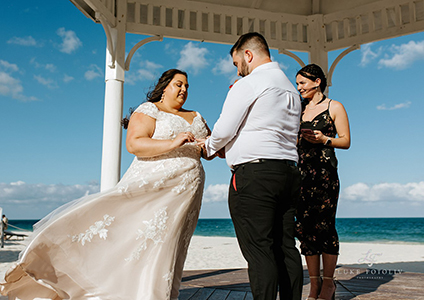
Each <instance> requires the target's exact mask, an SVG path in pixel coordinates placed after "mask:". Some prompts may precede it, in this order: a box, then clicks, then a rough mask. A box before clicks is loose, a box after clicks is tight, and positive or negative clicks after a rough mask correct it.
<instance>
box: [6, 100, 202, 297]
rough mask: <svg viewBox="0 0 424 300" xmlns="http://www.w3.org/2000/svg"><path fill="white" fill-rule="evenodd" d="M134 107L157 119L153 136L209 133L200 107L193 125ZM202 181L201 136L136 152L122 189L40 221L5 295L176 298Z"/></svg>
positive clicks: (154, 109) (150, 105) (152, 108)
mask: <svg viewBox="0 0 424 300" xmlns="http://www.w3.org/2000/svg"><path fill="white" fill-rule="evenodd" d="M135 112H137V113H140V112H141V113H144V114H146V115H149V116H151V117H153V118H155V119H156V129H155V133H154V136H153V138H154V139H171V138H174V137H175V136H176V135H177V134H178V133H180V132H185V131H190V132H192V133H193V134H194V135H195V137H196V138H205V137H206V135H207V133H208V130H207V126H206V123H205V121H204V119H203V118H202V117H201V116H200V114H199V113H197V116H196V117H195V118H194V120H193V123H192V124H189V123H188V122H187V121H186V120H185V119H183V118H181V117H180V116H177V115H174V114H169V113H166V112H163V111H159V110H158V109H157V107H156V106H155V105H154V104H153V103H150V102H147V103H143V104H142V105H140V106H139V107H138V108H137V110H136V111H135ZM203 185H204V171H203V168H202V165H201V163H200V149H199V147H198V146H196V145H195V143H189V144H185V145H183V146H182V147H180V148H178V149H176V150H173V151H171V152H169V153H167V154H164V155H160V156H156V157H151V158H139V157H135V158H134V161H133V163H132V164H131V166H130V167H129V169H128V170H127V172H126V173H125V175H124V176H123V178H122V180H121V181H120V182H119V183H118V184H117V186H116V187H115V188H113V189H111V190H109V191H106V192H102V193H98V194H93V195H89V196H86V197H83V198H81V199H78V200H75V201H73V202H71V203H70V204H67V205H66V206H65V207H61V208H59V209H58V210H57V211H55V212H53V213H51V214H50V215H49V216H47V217H46V218H45V219H43V220H42V221H40V222H39V223H38V224H37V228H36V230H35V231H34V233H33V235H32V237H31V241H30V242H29V244H28V246H27V248H26V249H25V250H24V251H23V252H22V253H21V256H20V259H19V261H18V262H17V264H16V265H15V266H14V267H13V268H11V269H10V270H9V271H8V272H7V274H6V276H5V280H6V283H2V294H3V295H8V296H9V299H22V300H28V299H31V300H33V299H43V300H44V299H52V300H53V299H54V300H61V299H74V300H78V299H86V300H120V299H122V300H124V299H125V300H168V299H170V298H177V296H178V289H179V286H180V282H181V277H182V270H183V265H184V261H185V258H186V254H187V248H188V245H189V243H190V239H191V236H192V234H193V232H194V229H195V227H196V223H197V219H198V215H199V210H200V204H201V198H202V193H203Z"/></svg>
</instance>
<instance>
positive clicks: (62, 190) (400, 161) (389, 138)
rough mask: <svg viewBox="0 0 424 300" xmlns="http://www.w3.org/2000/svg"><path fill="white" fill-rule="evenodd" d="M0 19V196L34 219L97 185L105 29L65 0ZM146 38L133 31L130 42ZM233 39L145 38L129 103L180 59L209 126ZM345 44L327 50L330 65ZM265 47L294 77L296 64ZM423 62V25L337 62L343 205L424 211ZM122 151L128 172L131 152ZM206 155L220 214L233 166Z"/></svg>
mask: <svg viewBox="0 0 424 300" xmlns="http://www.w3.org/2000/svg"><path fill="white" fill-rule="evenodd" d="M0 28H2V34H1V36H0V137H1V144H0V145H1V146H0V157H1V158H0V207H3V210H4V212H5V213H6V214H7V215H8V217H9V218H10V219H19V218H24V219H31V218H34V219H37V218H41V217H43V216H44V215H46V214H47V213H48V212H50V211H51V210H52V209H54V208H56V207H58V206H59V205H61V204H64V203H66V202H68V201H70V200H72V199H76V198H79V197H81V196H83V195H85V194H91V193H95V192H97V191H98V190H99V184H98V183H99V181H100V164H101V147H102V128H103V101H104V88H105V84H104V69H105V52H106V36H105V33H104V31H103V28H102V26H101V25H99V24H95V23H94V22H93V21H91V20H89V19H87V18H86V17H85V16H84V15H83V14H82V13H81V12H80V11H79V10H78V9H77V8H76V7H75V6H74V5H73V4H72V3H71V2H70V1H52V0H49V1H47V0H46V1H41V2H40V1H36V2H34V1H8V2H7V3H4V5H3V9H2V10H1V12H0ZM143 38H144V37H143V36H139V35H134V34H128V35H127V41H126V49H127V52H129V50H130V49H131V48H132V46H133V45H135V44H136V43H137V42H139V41H140V40H141V39H143ZM230 47H231V45H217V44H210V43H200V42H193V41H187V40H176V39H164V41H162V42H152V43H149V44H147V45H145V46H143V47H142V48H140V49H139V50H138V51H137V52H136V54H135V56H134V57H133V60H132V62H131V67H130V71H129V72H127V73H126V83H125V91H124V113H126V112H127V111H128V109H129V108H130V107H134V106H137V105H139V104H140V103H142V102H143V101H144V98H145V94H146V92H147V91H148V89H149V87H150V86H152V85H153V84H154V81H155V80H156V79H157V78H158V76H159V75H160V74H161V73H162V72H163V71H165V70H167V69H169V68H175V67H177V68H181V69H184V70H185V71H187V72H188V73H189V83H190V90H189V98H188V101H187V103H186V105H185V107H186V108H187V109H193V110H197V111H199V112H200V113H201V114H202V115H203V117H204V118H205V119H206V120H207V122H208V124H209V126H210V127H211V128H212V127H213V124H214V123H215V121H216V120H217V119H218V117H219V114H220V111H221V107H222V104H223V102H224V100H225V96H226V93H227V91H228V86H229V85H230V84H231V82H232V81H233V80H234V78H235V77H236V69H235V67H233V66H232V63H231V61H230V57H229V55H228V51H229V49H230ZM341 51H343V49H341V50H340V51H334V52H331V53H329V64H330V65H331V63H332V61H333V60H334V59H335V58H336V57H337V55H338V54H339V53H341ZM271 54H272V57H273V60H275V61H277V62H279V64H280V66H281V68H282V69H283V70H284V71H285V72H286V74H287V76H288V77H289V78H290V79H291V80H292V82H293V83H294V82H295V78H294V76H295V74H296V72H297V71H298V70H299V68H300V66H299V64H298V63H297V62H296V61H295V60H293V59H292V58H290V57H288V56H285V55H280V54H278V52H277V51H276V50H272V51H271ZM297 54H298V55H299V56H300V57H301V58H302V59H303V60H304V61H305V62H307V58H308V56H307V54H306V53H297ZM423 69H424V33H417V34H413V35H408V36H404V37H399V38H396V39H390V40H385V41H380V42H375V43H372V44H367V45H362V47H361V50H356V51H354V52H352V53H350V54H348V55H347V56H346V57H345V58H343V59H342V60H341V61H340V63H339V64H338V65H337V67H336V70H335V72H334V75H333V80H332V81H333V86H332V87H331V88H330V98H333V99H336V100H338V101H340V102H342V103H343V104H344V106H345V108H346V110H347V112H348V115H349V118H350V125H351V134H352V146H351V149H349V150H347V151H346V150H337V156H338V159H339V176H340V180H341V194H340V201H339V208H338V216H339V217H422V216H423V215H424V176H423V174H424V172H423V170H422V169H423V162H422V159H421V155H420V154H421V152H422V151H421V150H422V149H423V146H424V142H423V134H422V128H421V127H422V122H421V121H422V116H423V113H422V112H423V111H424V101H423V98H424V96H423V89H422V86H423V83H422V82H423V80H422V77H423V75H422V74H423V72H422V70H423ZM123 138H124V139H125V132H124V137H123ZM123 144H124V143H123ZM122 152H123V156H122V173H123V172H124V171H125V170H126V169H127V168H128V166H129V164H130V163H131V161H132V155H130V154H128V153H127V152H126V150H125V148H123V151H122ZM204 167H205V170H206V185H205V197H204V203H203V207H202V212H201V217H203V218H209V217H211V218H227V217H229V213H228V208H227V202H226V194H227V186H228V181H229V177H230V171H229V169H228V167H227V165H226V163H225V161H223V160H217V159H215V160H214V161H211V162H204Z"/></svg>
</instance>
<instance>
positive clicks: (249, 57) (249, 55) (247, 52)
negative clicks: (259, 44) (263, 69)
mask: <svg viewBox="0 0 424 300" xmlns="http://www.w3.org/2000/svg"><path fill="white" fill-rule="evenodd" d="M244 58H245V59H246V62H247V63H251V62H252V60H253V52H252V51H250V50H249V49H246V50H244Z"/></svg>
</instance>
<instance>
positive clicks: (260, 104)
mask: <svg viewBox="0 0 424 300" xmlns="http://www.w3.org/2000/svg"><path fill="white" fill-rule="evenodd" d="M230 54H231V56H232V58H233V64H234V65H235V66H236V67H237V72H238V75H239V76H241V77H243V78H242V79H240V80H239V81H237V82H236V83H235V84H234V85H233V87H232V88H231V90H230V91H229V92H228V95H227V98H226V100H225V103H224V106H223V108H222V112H221V115H220V117H219V119H218V121H217V122H216V124H215V126H214V128H213V132H212V134H211V136H210V138H208V139H207V140H202V141H199V145H200V146H202V147H203V148H204V149H205V150H206V151H207V154H208V156H211V155H213V154H215V153H217V152H218V151H219V150H220V149H222V148H225V156H226V160H227V164H228V165H229V166H230V168H231V169H232V177H231V182H230V190H229V207H230V213H231V218H232V220H233V223H234V228H235V231H236V235H237V239H238V242H239V245H240V249H241V251H242V253H243V256H244V257H245V259H246V260H247V262H248V272H249V280H250V286H251V289H252V293H253V297H254V299H255V300H271V299H275V298H276V296H277V290H278V287H279V289H280V299H300V298H301V294H302V285H303V276H302V275H303V270H302V264H301V259H300V255H299V252H298V250H297V249H296V247H295V240H294V205H295V202H296V201H297V199H298V196H299V193H300V174H299V171H298V169H297V160H298V156H297V150H296V141H297V133H298V131H299V122H300V113H301V104H300V98H299V96H298V93H297V91H296V89H295V88H294V87H293V85H292V84H291V83H290V81H289V80H288V78H287V77H286V75H285V74H284V73H283V71H281V69H280V68H279V66H278V63H276V62H272V61H271V59H270V53H269V48H268V44H267V42H266V40H265V39H264V37H263V36H262V35H261V34H259V33H256V32H253V33H247V34H244V35H242V36H240V38H239V39H238V41H237V42H236V43H235V44H234V46H233V47H232V48H231V51H230Z"/></svg>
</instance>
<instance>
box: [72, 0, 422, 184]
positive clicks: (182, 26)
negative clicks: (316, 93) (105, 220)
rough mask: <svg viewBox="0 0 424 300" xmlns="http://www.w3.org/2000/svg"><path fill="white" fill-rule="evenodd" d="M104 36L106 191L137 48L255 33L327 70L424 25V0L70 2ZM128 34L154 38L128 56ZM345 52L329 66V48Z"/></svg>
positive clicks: (114, 176)
mask: <svg viewBox="0 0 424 300" xmlns="http://www.w3.org/2000/svg"><path fill="white" fill-rule="evenodd" d="M70 1H71V2H72V3H73V4H74V5H75V6H76V7H77V8H78V9H79V10H80V11H81V12H82V13H83V14H84V15H85V16H86V17H88V18H90V19H92V20H93V21H94V22H96V23H100V24H101V25H102V26H103V28H104V31H105V33H106V37H107V54H106V56H107V57H106V76H105V81H106V88H105V108H104V127H103V151H102V169H101V190H106V189H109V188H111V187H113V186H115V184H116V183H117V182H118V181H119V177H120V161H121V139H122V130H121V125H120V121H121V118H122V106H123V105H122V104H123V85H124V80H125V71H128V70H129V68H130V64H131V59H132V57H133V55H134V53H135V52H136V51H137V49H138V48H140V47H141V46H143V45H144V44H146V43H148V42H151V41H161V40H162V39H163V38H164V37H169V38H177V39H188V40H195V41H206V42H212V43H224V44H233V43H234V42H235V41H236V40H237V38H238V37H239V36H240V35H241V34H243V33H246V32H252V31H257V32H260V33H261V34H263V35H264V36H265V38H266V39H267V41H268V43H269V46H270V47H271V48H273V49H277V50H278V52H279V53H281V54H286V55H288V56H290V57H292V58H293V59H295V60H296V61H297V62H298V63H299V64H300V65H301V66H303V65H305V62H303V61H302V60H301V59H300V58H299V57H298V56H297V55H296V54H294V53H293V52H292V51H298V52H307V53H309V63H312V62H313V63H316V64H319V65H320V66H321V67H322V68H323V69H324V71H326V72H327V78H328V85H329V86H331V78H332V75H333V72H334V69H335V67H336V66H337V64H338V62H339V61H340V60H341V59H342V58H343V57H344V56H345V55H347V54H348V53H349V52H351V51H353V50H355V49H359V48H360V45H361V44H366V43H370V42H374V41H378V40H382V39H388V38H393V37H398V36H401V35H406V34H412V33H416V32H420V31H423V30H424V0H354V1H352V0H172V1H171V0H154V1H151V0H150V1H149V0H70ZM126 33H136V34H143V35H150V36H151V37H149V38H146V39H143V40H141V41H140V42H139V43H137V44H136V45H135V46H134V47H133V48H132V49H130V50H129V51H127V52H128V55H127V56H126V49H125V37H126ZM339 49H345V50H344V51H343V52H341V53H340V55H339V56H338V57H337V58H336V59H335V60H334V61H333V62H332V63H331V66H329V62H328V52H330V51H333V50H339Z"/></svg>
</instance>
